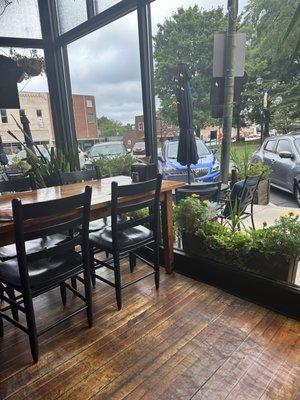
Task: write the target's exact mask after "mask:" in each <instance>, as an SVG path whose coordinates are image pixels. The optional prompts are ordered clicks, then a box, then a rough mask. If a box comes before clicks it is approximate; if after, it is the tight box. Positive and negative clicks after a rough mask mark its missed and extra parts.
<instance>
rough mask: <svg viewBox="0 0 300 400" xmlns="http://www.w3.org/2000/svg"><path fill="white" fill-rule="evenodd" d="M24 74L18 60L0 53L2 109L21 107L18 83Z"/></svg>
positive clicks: (0, 100) (0, 97) (0, 105)
mask: <svg viewBox="0 0 300 400" xmlns="http://www.w3.org/2000/svg"><path fill="white" fill-rule="evenodd" d="M22 74H23V71H22V69H21V68H19V67H18V65H17V63H16V61H14V60H12V59H11V58H9V57H5V56H2V55H0V109H7V108H20V101H19V92H18V84H17V83H18V81H19V79H20V77H21V76H22Z"/></svg>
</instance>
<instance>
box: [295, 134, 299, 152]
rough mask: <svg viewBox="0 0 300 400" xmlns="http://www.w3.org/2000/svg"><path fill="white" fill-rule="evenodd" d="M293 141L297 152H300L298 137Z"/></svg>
mask: <svg viewBox="0 0 300 400" xmlns="http://www.w3.org/2000/svg"><path fill="white" fill-rule="evenodd" d="M294 143H295V146H296V149H297V151H298V153H299V154H300V138H299V139H296V140H295V142H294Z"/></svg>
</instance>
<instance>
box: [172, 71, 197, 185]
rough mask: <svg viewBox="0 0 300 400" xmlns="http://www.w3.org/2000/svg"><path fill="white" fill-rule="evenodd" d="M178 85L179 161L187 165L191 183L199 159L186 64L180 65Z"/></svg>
mask: <svg viewBox="0 0 300 400" xmlns="http://www.w3.org/2000/svg"><path fill="white" fill-rule="evenodd" d="M176 84H177V87H176V98H177V113H178V123H179V128H180V134H179V144H178V154H177V161H178V162H179V163H180V164H181V165H187V167H188V175H189V183H190V166H191V164H197V162H198V159H199V157H198V151H197V144H196V138H195V134H194V117H193V103H192V93H191V87H190V78H189V75H188V73H187V69H186V66H185V65H184V64H179V65H178V77H177V79H176Z"/></svg>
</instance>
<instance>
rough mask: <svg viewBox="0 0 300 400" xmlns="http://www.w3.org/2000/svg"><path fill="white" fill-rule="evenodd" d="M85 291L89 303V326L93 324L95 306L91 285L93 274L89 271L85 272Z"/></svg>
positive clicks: (87, 303)
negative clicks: (93, 304)
mask: <svg viewBox="0 0 300 400" xmlns="http://www.w3.org/2000/svg"><path fill="white" fill-rule="evenodd" d="M83 275H84V292H85V301H86V305H87V310H86V314H87V320H88V324H89V328H91V327H92V326H93V306H92V286H91V276H90V273H89V271H85V272H84V274H83Z"/></svg>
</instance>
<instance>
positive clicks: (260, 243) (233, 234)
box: [174, 198, 300, 282]
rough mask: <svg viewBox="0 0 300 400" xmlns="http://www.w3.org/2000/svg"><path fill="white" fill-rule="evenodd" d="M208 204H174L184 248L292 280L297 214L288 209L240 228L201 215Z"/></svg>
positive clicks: (298, 238) (299, 232)
mask: <svg viewBox="0 0 300 400" xmlns="http://www.w3.org/2000/svg"><path fill="white" fill-rule="evenodd" d="M209 207H210V206H209V205H208V204H204V205H203V203H201V202H200V201H199V200H198V199H195V198H192V199H183V200H181V201H180V202H179V204H178V205H177V206H175V213H174V215H175V227H176V229H177V230H178V231H179V232H180V234H181V236H182V242H183V248H184V251H185V252H186V253H188V254H191V255H192V256H193V257H196V258H199V259H201V260H202V261H203V262H205V261H204V260H205V258H206V259H207V258H209V259H211V260H215V261H217V262H218V263H221V264H222V265H224V268H226V266H227V265H230V266H235V267H237V268H239V269H243V270H246V271H251V272H255V273H257V274H260V275H263V276H267V277H269V278H272V279H277V280H284V281H287V282H294V280H295V275H296V270H297V262H298V258H299V254H300V218H299V216H297V215H295V214H293V213H292V212H290V213H289V214H288V215H287V216H282V217H281V218H280V219H279V220H278V221H276V223H275V225H274V226H271V227H267V226H266V225H265V226H264V228H263V229H257V230H250V231H239V230H234V229H231V228H230V227H228V226H224V225H221V224H220V223H219V222H218V221H217V220H216V219H215V218H207V219H206V218H203V215H205V212H203V210H205V208H209Z"/></svg>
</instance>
